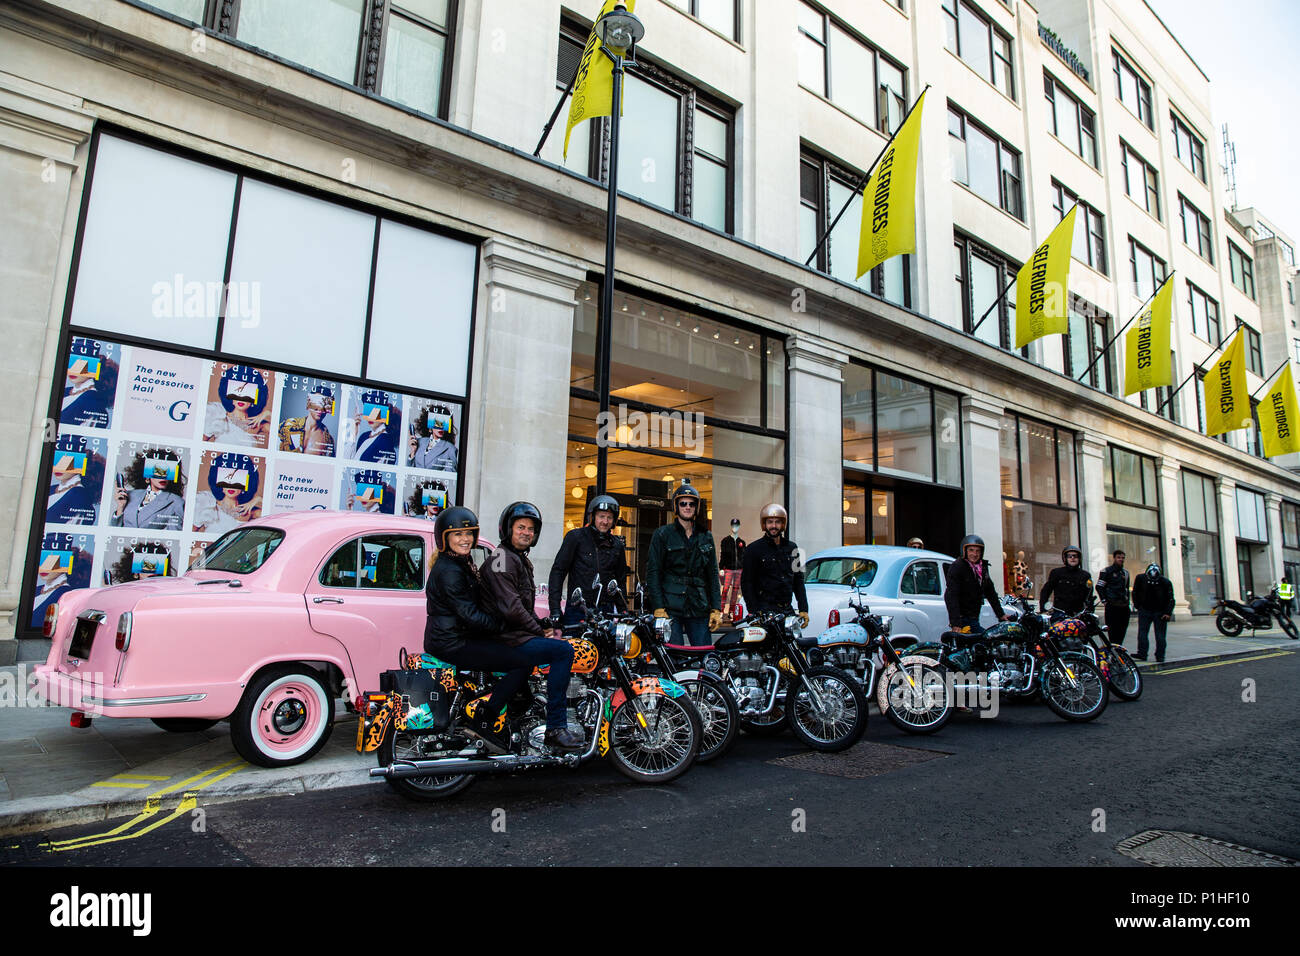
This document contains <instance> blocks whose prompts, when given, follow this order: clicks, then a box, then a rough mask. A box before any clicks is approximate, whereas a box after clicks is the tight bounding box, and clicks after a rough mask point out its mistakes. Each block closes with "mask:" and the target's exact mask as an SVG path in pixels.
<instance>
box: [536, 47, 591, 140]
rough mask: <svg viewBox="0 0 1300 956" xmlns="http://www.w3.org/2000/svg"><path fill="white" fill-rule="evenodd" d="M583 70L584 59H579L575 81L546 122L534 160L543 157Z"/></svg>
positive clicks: (561, 96)
mask: <svg viewBox="0 0 1300 956" xmlns="http://www.w3.org/2000/svg"><path fill="white" fill-rule="evenodd" d="M581 69H582V59H581V58H579V60H578V65H577V66H576V67H575V68H574V70H573V79H571V80H569V85H568V86H566V87H565V88H564V92H563V93H561V94H560V102H558V103H556V104H555V112H553V113H552V114H551V118H550V119H549V120H547V121H546V128H545V129H543V130H542V138H541V139H540V140H538V141H537V148H536V149H535V150H533V158H534V159H538V158H540V157H541V155H542V147H543V146H545V145H546V138H547V137H548V136H550V135H551V127H552V126H554V125H555V121H556V120H557V119H559V118H560V108H561V107H563V106H564V101H565V100H567V99H568V98H569V94H570V93H572V92H573V85H574V84H575V83H577V82H578V73H579V71H581Z"/></svg>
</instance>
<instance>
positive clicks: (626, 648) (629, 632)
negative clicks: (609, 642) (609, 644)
mask: <svg viewBox="0 0 1300 956" xmlns="http://www.w3.org/2000/svg"><path fill="white" fill-rule="evenodd" d="M634 643H635V645H636V650H635V651H633V650H632V645H633V644H634ZM614 650H615V651H616V652H617V653H618V654H619V656H621V657H636V655H637V654H640V653H641V639H640V638H639V637H637V636H636V625H635V624H626V623H624V624H615V625H614Z"/></svg>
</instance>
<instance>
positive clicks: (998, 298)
mask: <svg viewBox="0 0 1300 956" xmlns="http://www.w3.org/2000/svg"><path fill="white" fill-rule="evenodd" d="M1078 205H1079V200H1077V199H1076V200H1075V201H1074V205H1073V206H1071V207H1070V208H1069V209H1067V210H1066V211H1065V216H1068V215H1069V214H1070V213H1072V212H1073V211H1074V209H1075V207H1076V206H1078ZM1065 216H1062V217H1061V218H1060V219H1058V220H1057V225H1060V224H1061V223H1062V222H1064V221H1065ZM1052 228H1053V229H1055V228H1056V226H1053V227H1052ZM1051 234H1052V233H1051V232H1050V231H1048V233H1047V235H1048V236H1051ZM1046 241H1047V240H1046V239H1044V240H1043V242H1046ZM1070 243H1071V246H1070V249H1071V255H1073V254H1074V253H1073V250H1074V246H1073V243H1074V237H1073V236H1071V237H1070ZM1042 244H1043V243H1042V242H1040V243H1039V244H1038V245H1037V246H1034V248H1035V249H1037V248H1038V247H1039V246H1041V245H1042ZM1023 268H1024V266H1021V267H1020V269H1023ZM1020 269H1017V270H1016V274H1015V275H1014V276H1012V278H1011V281H1010V282H1008V283H1007V286H1006V288H1005V289H1003V290H1002V291H1001V292H999V293H998V297H997V298H996V299H994V300H993V304H992V305H990V306H989V307H988V308H987V309H985V310H984V314H983V315H981V316H980V318H979V321H978V322H976V323H975V324H974V325H972V326H971V329H970V334H971V335H974V334H975V332H976V330H977V329H979V327H980V326H981V325H983V324H984V320H985V319H987V318H988V317H989V313H990V312H992V311H993V310H994V309H995V308H996V307H997V304H998V303H999V302H1001V301H1002V297H1003V296H1004V295H1006V294H1007V293H1008V292H1010V291H1011V287H1012V286H1013V285H1015V284H1016V281H1017V280H1018V279H1019V278H1020ZM1067 292H1068V290H1067Z"/></svg>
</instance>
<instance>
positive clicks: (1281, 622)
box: [1277, 616, 1300, 641]
mask: <svg viewBox="0 0 1300 956" xmlns="http://www.w3.org/2000/svg"><path fill="white" fill-rule="evenodd" d="M1277 623H1278V626H1279V627H1280V628H1282V630H1283V632H1284V633H1285V634H1286V636H1287V637H1289V638H1291V640H1293V641H1294V640H1297V639H1300V630H1297V629H1296V626H1295V621H1293V620H1291V618H1289V617H1285V616H1281V617H1279V618H1278V619H1277Z"/></svg>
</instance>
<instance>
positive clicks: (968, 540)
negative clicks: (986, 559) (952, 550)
mask: <svg viewBox="0 0 1300 956" xmlns="http://www.w3.org/2000/svg"><path fill="white" fill-rule="evenodd" d="M971 544H974V545H978V546H979V549H980V551H983V550H984V539H983V538H981V537H980V536H979V535H977V534H968V535H966V537H964V538H962V539H961V547H960V548H958V549H957V550H958V553H959V554H960V555H961V556H962V557H963V558H964V557H966V546H967V545H971Z"/></svg>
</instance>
